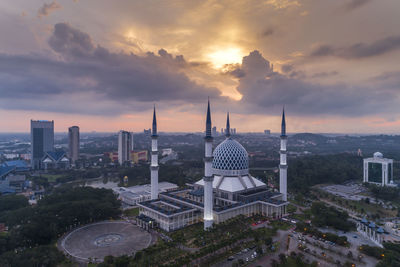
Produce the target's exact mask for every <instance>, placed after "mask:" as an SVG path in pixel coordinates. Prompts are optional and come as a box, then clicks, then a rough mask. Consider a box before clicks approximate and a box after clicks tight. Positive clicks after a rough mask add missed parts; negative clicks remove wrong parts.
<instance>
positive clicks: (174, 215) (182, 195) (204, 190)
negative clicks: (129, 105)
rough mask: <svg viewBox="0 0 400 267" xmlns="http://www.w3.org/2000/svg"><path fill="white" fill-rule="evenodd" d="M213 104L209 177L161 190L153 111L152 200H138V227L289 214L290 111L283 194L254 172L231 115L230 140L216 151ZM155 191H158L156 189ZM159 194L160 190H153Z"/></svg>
mask: <svg viewBox="0 0 400 267" xmlns="http://www.w3.org/2000/svg"><path fill="white" fill-rule="evenodd" d="M211 129H212V126H211V112H210V103H209V102H208V107H207V120H206V136H205V158H204V177H203V179H201V180H199V181H197V182H196V183H194V184H193V185H191V186H188V187H187V188H184V189H178V190H175V191H170V192H163V193H160V194H157V192H158V190H157V188H158V156H157V155H158V149H157V137H158V135H157V123H156V113H155V109H154V113H153V128H152V161H151V167H150V168H151V187H152V190H151V191H152V199H151V200H149V201H144V202H141V203H138V206H139V209H140V214H139V216H138V218H137V223H138V225H140V226H142V227H145V228H150V227H159V228H161V229H163V230H165V231H167V232H169V231H174V230H177V229H180V228H182V227H185V226H188V225H191V224H194V223H197V222H201V221H202V222H203V223H204V229H207V228H209V227H211V226H212V225H213V224H214V223H217V224H218V223H221V222H224V221H226V220H228V219H230V218H232V217H235V216H238V215H241V214H242V215H245V216H252V215H255V214H262V215H264V216H267V217H274V218H280V217H282V216H284V215H285V214H286V207H287V205H288V202H287V162H286V142H287V137H286V124H285V112H284V111H283V114H282V129H281V150H280V155H281V156H280V165H279V169H280V173H279V174H280V183H279V184H280V192H273V191H271V190H270V189H269V188H268V186H267V185H266V184H265V183H263V182H262V181H260V180H258V179H257V178H255V177H253V176H251V174H250V173H249V160H248V153H247V151H246V149H245V148H244V147H243V146H242V145H241V144H240V143H239V142H237V141H236V140H234V139H233V138H232V137H231V135H230V124H229V114H228V116H227V123H226V139H225V140H224V141H223V142H221V143H220V144H219V145H218V146H217V147H216V148H215V150H214V151H212V145H213V137H212V135H211ZM153 189H154V190H153ZM153 192H154V194H153Z"/></svg>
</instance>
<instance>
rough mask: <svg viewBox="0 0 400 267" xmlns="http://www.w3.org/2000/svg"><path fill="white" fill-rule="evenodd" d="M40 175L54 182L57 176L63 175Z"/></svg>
mask: <svg viewBox="0 0 400 267" xmlns="http://www.w3.org/2000/svg"><path fill="white" fill-rule="evenodd" d="M41 176H42V177H44V178H46V179H47V181H48V182H49V183H52V182H55V181H56V180H57V178H61V177H63V175H62V174H42V175H41Z"/></svg>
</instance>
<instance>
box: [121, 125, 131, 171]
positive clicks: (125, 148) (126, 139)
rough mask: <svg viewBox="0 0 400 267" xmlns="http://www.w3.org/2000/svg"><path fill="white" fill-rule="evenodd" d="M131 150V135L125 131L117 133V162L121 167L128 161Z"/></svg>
mask: <svg viewBox="0 0 400 267" xmlns="http://www.w3.org/2000/svg"><path fill="white" fill-rule="evenodd" d="M131 148H132V135H131V133H130V132H127V131H122V130H121V131H119V134H118V162H119V164H120V165H123V164H124V163H126V162H127V161H130V156H131Z"/></svg>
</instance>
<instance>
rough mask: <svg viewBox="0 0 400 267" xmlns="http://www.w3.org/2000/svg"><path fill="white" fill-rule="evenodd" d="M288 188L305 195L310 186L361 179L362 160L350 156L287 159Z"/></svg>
mask: <svg viewBox="0 0 400 267" xmlns="http://www.w3.org/2000/svg"><path fill="white" fill-rule="evenodd" d="M288 164H289V168H288V186H289V189H291V190H292V191H294V192H301V193H306V192H308V190H309V188H310V186H313V185H316V184H321V183H342V182H344V181H347V180H350V179H361V177H362V168H363V160H362V158H361V157H359V156H356V155H352V154H337V155H318V156H309V157H302V158H297V159H289V162H288Z"/></svg>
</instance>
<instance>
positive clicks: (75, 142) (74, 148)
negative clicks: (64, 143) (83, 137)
mask: <svg viewBox="0 0 400 267" xmlns="http://www.w3.org/2000/svg"><path fill="white" fill-rule="evenodd" d="M68 148H69V150H68V157H69V159H70V161H71V163H72V164H75V161H77V160H78V158H79V127H78V126H72V127H69V128H68Z"/></svg>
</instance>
